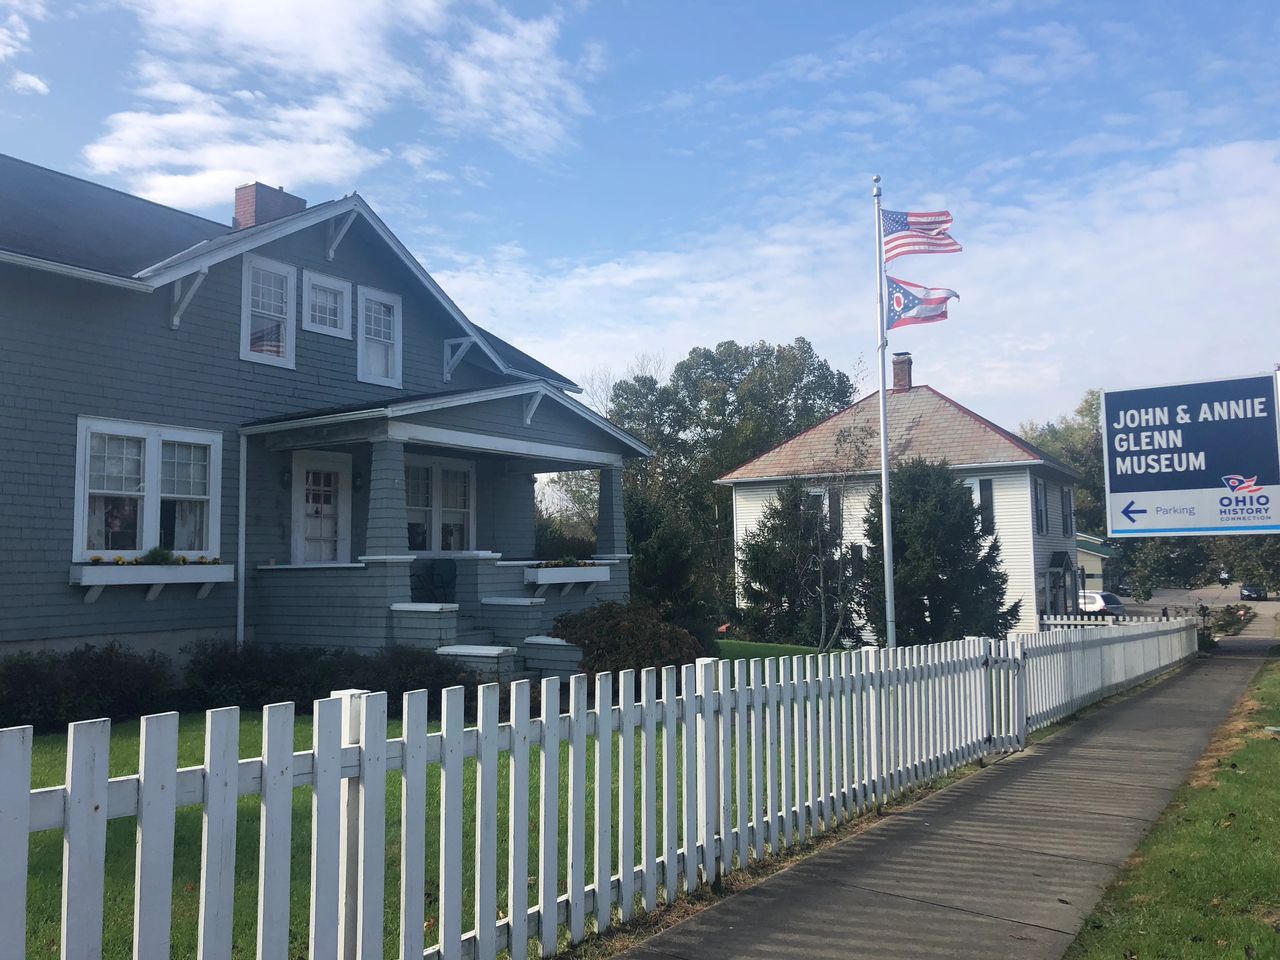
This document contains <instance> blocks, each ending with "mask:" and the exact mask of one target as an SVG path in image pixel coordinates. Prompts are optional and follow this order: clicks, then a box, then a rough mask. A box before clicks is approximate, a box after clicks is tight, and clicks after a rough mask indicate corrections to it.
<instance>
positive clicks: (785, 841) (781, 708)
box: [777, 657, 796, 849]
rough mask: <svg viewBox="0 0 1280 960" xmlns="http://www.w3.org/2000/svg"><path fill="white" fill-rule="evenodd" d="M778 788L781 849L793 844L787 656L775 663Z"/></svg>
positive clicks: (789, 665) (789, 661)
mask: <svg viewBox="0 0 1280 960" xmlns="http://www.w3.org/2000/svg"><path fill="white" fill-rule="evenodd" d="M777 663H778V671H779V678H778V701H777V711H778V785H779V792H780V795H781V800H782V804H781V808H780V813H781V820H780V824H781V826H780V829H779V830H778V840H779V842H780V843H781V844H782V847H783V849H786V848H788V847H790V846H792V845H793V844H794V843H795V839H796V834H795V826H796V824H795V816H794V815H793V813H792V797H793V789H794V783H795V778H794V777H793V775H792V768H793V765H794V763H795V760H794V758H793V756H792V750H793V744H794V741H793V740H792V732H791V703H792V699H791V698H792V695H793V692H794V689H795V687H794V684H793V682H792V678H791V671H792V670H793V669H794V667H795V661H794V660H792V658H791V657H782V658H780V659H779V660H778V661H777Z"/></svg>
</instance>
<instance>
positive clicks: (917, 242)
mask: <svg viewBox="0 0 1280 960" xmlns="http://www.w3.org/2000/svg"><path fill="white" fill-rule="evenodd" d="M880 222H881V223H882V224H883V225H884V260H885V263H888V262H889V261H890V260H895V259H897V258H898V257H905V256H907V255H908V254H911V253H959V252H960V251H961V250H962V249H964V248H963V247H961V246H960V244H958V243H956V241H955V240H954V239H952V237H951V234H949V233H947V230H948V228H950V226H951V213H950V212H949V211H947V210H935V211H934V212H932V213H915V212H907V211H905V210H881V211H880Z"/></svg>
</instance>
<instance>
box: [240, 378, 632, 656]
mask: <svg viewBox="0 0 1280 960" xmlns="http://www.w3.org/2000/svg"><path fill="white" fill-rule="evenodd" d="M551 389H552V388H548V387H546V386H545V385H543V384H534V385H524V386H523V389H522V390H521V391H519V392H514V391H512V390H511V389H509V388H508V389H507V390H506V391H504V393H503V395H502V396H499V397H492V396H491V394H492V391H467V392H462V393H460V394H458V395H452V396H450V397H446V398H441V397H436V398H431V399H432V400H434V401H435V402H436V404H439V403H440V402H441V401H443V400H450V401H452V402H449V403H447V405H445V406H438V405H432V406H431V407H430V409H426V410H422V409H416V408H415V407H414V406H412V405H411V404H410V403H409V402H406V403H402V404H397V405H395V406H391V407H382V408H379V409H377V410H375V411H365V410H361V411H334V412H328V413H323V414H319V415H313V416H309V417H303V418H291V419H289V420H275V421H264V422H261V423H258V424H250V425H248V426H247V427H246V428H244V430H243V434H244V437H245V440H246V441H247V442H245V443H243V444H242V445H241V448H242V458H243V459H244V461H245V462H243V463H242V470H243V476H244V478H245V483H246V484H247V490H246V497H245V500H244V502H245V503H246V504H247V510H246V511H245V513H246V514H247V517H246V520H247V524H248V531H246V534H247V535H246V537H245V538H244V539H243V540H242V550H244V551H245V553H246V558H245V559H246V562H245V563H243V564H242V565H241V569H244V570H246V571H248V572H249V576H248V578H247V583H246V588H247V594H248V596H247V597H246V598H245V614H244V617H245V624H246V626H245V629H246V630H251V631H252V636H253V639H254V640H256V641H259V642H267V643H273V644H296V645H315V646H325V647H333V646H344V647H354V648H367V649H374V648H378V647H383V646H387V645H391V644H396V645H404V646H413V647H420V648H428V649H435V650H437V651H438V652H439V653H441V654H442V655H444V656H451V657H455V658H457V659H459V660H461V661H463V662H464V663H466V664H467V665H468V666H469V667H471V668H473V669H475V670H476V672H478V673H480V674H482V675H486V676H494V677H497V676H502V677H508V676H512V675H515V674H530V673H536V674H549V673H556V674H562V673H568V672H572V671H573V669H574V668H575V667H576V665H577V661H578V651H577V649H576V648H573V647H570V646H568V645H566V644H563V643H561V642H560V641H557V640H554V639H552V638H550V637H549V634H550V633H551V632H552V630H553V626H554V623H555V620H556V618H557V617H559V616H560V615H561V614H563V613H566V612H571V611H576V610H581V609H584V608H585V607H587V606H590V605H592V604H595V603H599V602H601V601H605V600H619V601H625V600H626V599H627V597H628V595H629V557H628V556H627V554H626V538H625V528H624V524H623V512H622V463H623V459H624V456H626V455H627V453H628V450H627V446H628V441H629V442H630V443H632V444H634V443H638V441H634V440H633V439H632V438H629V437H627V435H625V434H621V431H617V428H616V427H613V425H612V424H608V421H603V420H602V418H601V422H602V423H604V424H608V428H609V429H608V430H606V429H603V428H602V427H600V426H599V425H598V424H594V423H589V422H588V423H582V422H578V423H576V424H575V423H574V419H575V417H578V416H579V414H578V411H576V410H572V409H571V410H570V411H569V412H570V413H571V414H572V416H570V417H564V416H556V417H553V416H552V413H553V411H552V410H547V409H546V408H545V407H544V408H543V409H544V411H545V415H544V419H545V421H546V422H545V423H544V424H541V425H538V424H536V422H535V417H534V414H536V413H537V410H538V406H539V404H537V403H532V404H531V403H530V401H529V399H528V398H529V397H530V396H541V395H543V394H544V393H545V392H546V391H548V390H551ZM554 392H555V393H557V394H558V393H559V391H554ZM477 394H480V395H481V396H480V397H477V396H476V395H477ZM561 396H562V397H563V395H561ZM571 402H572V403H573V404H574V405H576V406H581V405H580V404H577V401H571ZM418 403H419V404H420V403H421V401H419V402H418ZM560 405H561V404H557V405H556V406H557V407H559V406H560ZM464 407H469V408H472V409H470V410H467V411H466V412H468V413H475V412H480V413H484V414H485V415H486V417H485V419H487V420H488V421H489V422H490V424H491V426H490V429H489V431H488V432H486V431H484V430H482V429H477V428H472V429H470V430H466V431H462V430H455V429H446V428H445V427H443V426H442V425H441V420H442V417H441V414H444V413H451V414H453V415H454V417H453V419H454V420H455V421H456V415H457V414H458V413H459V412H461V411H460V408H464ZM486 407H487V408H488V409H485V408H486ZM530 407H532V410H531V409H530ZM584 409H585V408H584ZM555 412H556V413H557V414H558V413H559V411H558V409H557V410H556V411H555ZM358 414H370V415H358ZM504 415H505V420H510V419H512V418H513V415H514V419H515V420H516V422H517V423H518V424H520V425H522V426H523V427H525V428H526V429H528V428H535V427H536V426H540V427H541V430H539V429H528V432H529V433H530V434H531V436H529V437H527V438H524V437H521V438H516V437H512V436H510V435H509V434H508V432H507V431H505V430H502V429H501V427H502V426H503V423H504ZM593 416H594V415H593ZM473 419H474V418H473ZM446 422H448V421H446ZM566 426H572V427H574V428H575V430H576V432H577V433H578V436H576V437H573V439H574V440H576V441H577V443H573V444H570V443H569V442H566V440H568V439H569V438H568V437H564V434H565V432H566V431H565V430H564V428H565V427H566ZM611 431H617V433H618V434H621V437H623V438H625V441H623V440H619V438H618V437H616V436H612V435H611ZM549 432H554V433H558V434H559V435H560V437H562V438H563V439H552V438H551V437H547V436H546V434H547V433H549ZM539 433H542V434H543V436H542V437H539ZM570 436H572V435H570ZM630 454H631V455H636V454H637V451H636V450H634V449H632V450H631V451H630ZM566 470H598V471H599V477H600V481H599V518H600V519H599V524H598V529H597V542H596V552H595V555H594V556H592V557H591V558H589V559H586V560H583V561H580V562H578V563H575V564H571V565H562V564H560V563H558V562H547V561H544V560H540V559H537V558H535V556H534V505H535V483H536V476H537V474H539V473H546V472H553V471H566ZM249 531H251V532H249Z"/></svg>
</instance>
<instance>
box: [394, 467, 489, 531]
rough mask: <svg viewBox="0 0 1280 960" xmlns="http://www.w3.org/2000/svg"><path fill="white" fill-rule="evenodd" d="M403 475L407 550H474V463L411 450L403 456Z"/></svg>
mask: <svg viewBox="0 0 1280 960" xmlns="http://www.w3.org/2000/svg"><path fill="white" fill-rule="evenodd" d="M404 476H405V509H406V511H407V516H406V521H407V523H408V534H409V549H410V551H413V552H417V553H453V552H458V551H466V550H474V549H475V542H476V509H475V502H476V467H475V464H474V463H472V462H471V461H470V460H453V459H448V458H444V457H424V456H420V455H418V454H412V453H411V454H407V455H406V456H405V467H404Z"/></svg>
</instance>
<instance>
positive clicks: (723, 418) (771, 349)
mask: <svg viewBox="0 0 1280 960" xmlns="http://www.w3.org/2000/svg"><path fill="white" fill-rule="evenodd" d="M642 367H643V369H641V370H639V371H638V372H634V373H633V374H632V375H631V376H628V377H626V378H625V379H622V380H619V381H617V382H616V383H614V384H613V385H612V388H611V390H610V391H609V397H610V400H609V404H608V412H609V414H610V416H611V417H612V419H613V420H614V422H616V423H618V424H619V425H620V426H622V427H624V428H625V429H627V430H629V431H631V432H632V433H633V434H635V435H636V436H638V437H639V438H640V439H641V440H643V441H644V442H645V443H647V444H648V445H649V446H651V447H652V448H653V449H654V451H655V456H654V457H652V458H650V459H646V460H634V461H630V462H629V463H628V466H627V470H626V473H625V478H624V482H625V486H626V490H627V493H628V496H629V497H632V498H641V499H643V500H645V501H647V502H648V503H649V504H651V506H652V509H653V510H655V511H661V512H665V513H669V514H672V515H676V516H679V517H681V518H683V519H684V520H685V521H687V523H688V525H689V528H690V534H691V538H692V539H691V543H692V544H693V546H694V547H695V551H696V555H697V562H696V567H695V569H696V576H697V578H698V579H699V581H700V582H701V584H702V587H703V588H705V592H706V593H707V594H709V595H711V596H714V598H715V604H716V606H717V607H718V609H719V612H720V613H721V615H725V616H727V614H728V612H729V611H730V610H731V609H732V608H733V605H734V579H733V570H734V554H733V528H732V518H733V507H732V496H731V492H730V491H729V489H728V488H726V487H723V486H718V485H716V483H715V480H716V478H718V477H720V476H722V475H723V474H725V473H727V472H728V471H729V470H731V469H733V468H734V467H736V466H738V465H740V464H742V463H745V462H746V461H748V460H750V459H751V458H752V457H755V456H758V455H759V454H761V453H764V452H765V451H766V450H768V449H770V448H772V447H774V446H776V445H777V444H779V443H781V442H782V441H783V440H786V439H788V438H790V437H792V436H794V435H795V434H797V433H800V432H801V431H803V430H806V429H808V428H809V427H811V426H813V425H814V424H816V423H817V422H818V421H820V420H822V419H824V418H825V417H828V416H830V415H831V414H833V413H835V412H836V411H837V410H840V409H842V408H843V407H846V406H848V405H849V404H850V403H851V402H852V400H853V384H852V381H851V380H850V379H849V376H848V375H847V374H845V373H844V372H842V371H839V370H837V369H835V368H833V367H832V366H831V365H830V364H829V363H828V362H827V361H826V360H824V359H822V358H821V357H819V356H818V355H817V353H816V352H815V351H814V349H813V346H812V345H811V344H810V343H809V342H808V341H807V340H805V339H803V338H797V339H796V340H795V341H794V342H792V343H790V344H777V345H775V344H769V343H765V342H763V341H762V342H759V343H754V344H747V345H743V344H738V343H735V342H733V341H725V342H723V343H720V344H717V345H716V347H715V348H714V349H707V348H704V347H698V348H695V349H693V350H691V351H689V355H688V356H687V357H685V358H684V359H683V360H681V361H680V362H679V363H677V364H676V365H675V367H674V368H673V369H672V370H671V373H670V375H669V376H664V375H663V373H662V371H661V370H660V369H656V365H654V364H651V363H650V364H644V365H642ZM651 529H657V527H651ZM632 533H633V536H632V548H633V549H636V548H638V545H639V544H640V543H642V542H643V535H642V534H643V531H640V530H638V529H637V530H633V531H632ZM637 534H640V536H637Z"/></svg>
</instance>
